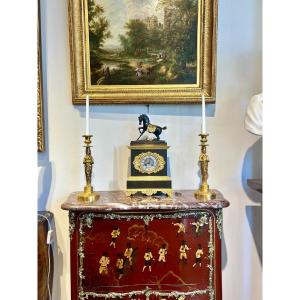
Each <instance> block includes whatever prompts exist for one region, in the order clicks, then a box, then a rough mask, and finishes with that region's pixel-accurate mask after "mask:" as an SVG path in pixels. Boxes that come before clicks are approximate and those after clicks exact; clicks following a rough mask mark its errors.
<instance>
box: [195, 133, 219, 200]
mask: <svg viewBox="0 0 300 300" xmlns="http://www.w3.org/2000/svg"><path fill="white" fill-rule="evenodd" d="M208 135H209V134H208V133H200V134H199V136H200V141H201V145H200V146H201V152H200V156H199V162H200V169H201V185H200V189H199V190H197V191H196V192H195V194H194V195H195V198H197V199H199V200H203V201H208V200H212V199H215V198H216V193H215V192H214V191H212V190H210V189H209V185H208V183H207V180H208V163H209V157H208V155H207V153H206V147H207V146H208V144H207V137H208Z"/></svg>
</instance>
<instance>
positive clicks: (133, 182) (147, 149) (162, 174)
mask: <svg viewBox="0 0 300 300" xmlns="http://www.w3.org/2000/svg"><path fill="white" fill-rule="evenodd" d="M128 148H129V149H130V154H131V155H130V156H131V167H130V176H129V177H128V179H127V186H126V194H127V196H130V195H134V194H136V193H142V194H145V195H147V196H151V195H154V194H156V193H158V192H161V193H163V194H166V195H168V196H172V180H171V178H170V177H169V176H168V156H167V150H168V148H169V146H168V145H167V143H166V142H165V141H156V140H154V141H132V142H131V143H130V146H129V147H128Z"/></svg>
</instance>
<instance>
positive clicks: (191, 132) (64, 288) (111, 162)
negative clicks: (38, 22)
mask: <svg viewBox="0 0 300 300" xmlns="http://www.w3.org/2000/svg"><path fill="white" fill-rule="evenodd" d="M41 2H42V43H43V45H42V50H43V68H44V69H43V76H44V98H45V117H46V130H47V134H46V139H47V144H46V148H47V151H46V152H45V153H42V154H39V157H38V158H39V166H41V167H42V171H41V174H40V180H39V191H40V194H39V203H38V208H39V209H40V210H41V209H48V210H50V211H52V212H53V213H54V215H55V224H56V234H57V241H56V246H57V248H55V276H54V277H55V278H54V287H53V288H54V290H53V299H55V300H67V299H70V281H69V275H70V273H69V266H70V264H69V238H68V217H67V212H66V211H63V210H61V209H60V206H61V204H62V203H63V202H64V201H65V200H66V199H67V197H68V195H69V194H70V193H71V192H73V191H76V190H80V189H82V187H83V184H84V177H83V166H82V158H83V148H82V138H81V135H82V134H83V130H84V111H83V107H79V106H73V105H72V103H71V77H70V63H69V61H70V59H69V41H68V19H67V0H65V1H62V0H51V1H47V0H42V1H41ZM261 46H262V45H261V1H260V0H243V1H241V0H227V1H220V3H219V30H218V56H217V58H218V59H217V64H218V65H217V72H218V73H217V101H216V104H215V105H209V107H208V112H209V118H208V121H207V128H208V130H209V132H210V138H209V144H210V147H209V150H208V151H209V156H210V158H211V164H210V179H209V182H210V185H211V187H213V188H217V189H219V190H220V191H221V192H222V193H223V194H224V196H225V197H226V198H227V199H228V200H229V201H230V202H231V206H230V207H229V208H227V209H225V210H224V239H223V246H224V248H223V250H224V251H223V295H224V299H225V300H241V299H243V300H259V299H261V269H262V266H261V206H260V205H261V199H260V197H259V195H257V194H255V192H251V191H249V189H248V188H247V187H246V184H245V181H246V179H247V178H249V177H257V176H260V171H261V170H260V166H261V140H259V139H258V138H257V137H255V136H253V135H251V134H250V133H248V132H246V130H245V129H244V126H243V121H244V114H245V110H246V107H247V103H248V101H249V99H250V97H251V96H252V95H254V94H256V93H259V92H261V89H262V86H261V50H262V49H261ZM141 113H149V115H150V118H151V121H152V122H153V123H156V124H161V125H167V126H168V129H167V131H166V132H165V133H164V135H163V138H165V139H166V140H167V142H168V144H169V145H170V146H171V148H170V151H169V157H170V163H171V175H172V179H173V186H174V188H175V189H196V188H197V184H198V183H199V178H198V177H197V173H198V167H197V159H198V155H199V147H198V144H199V139H198V133H199V132H200V122H201V118H200V106H198V105H185V106H179V105H166V106H159V105H150V106H149V108H147V106H145V105H132V106H118V105H114V106H97V107H92V108H91V118H92V120H91V125H90V127H91V131H92V133H93V134H94V139H93V143H94V148H93V155H94V160H95V165H94V179H93V184H94V186H95V188H96V189H97V190H119V189H124V188H125V181H126V175H127V159H128V155H129V152H128V150H127V148H126V146H127V145H128V143H129V142H130V140H132V139H135V138H136V137H137V116H138V115H139V114H141Z"/></svg>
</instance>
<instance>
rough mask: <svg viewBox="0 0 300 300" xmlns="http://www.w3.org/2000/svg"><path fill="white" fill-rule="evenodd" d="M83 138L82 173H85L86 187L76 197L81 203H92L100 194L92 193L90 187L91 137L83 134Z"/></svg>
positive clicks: (91, 163) (91, 166)
mask: <svg viewBox="0 0 300 300" xmlns="http://www.w3.org/2000/svg"><path fill="white" fill-rule="evenodd" d="M83 137H84V143H85V146H84V147H85V156H84V159H83V164H84V171H85V178H86V185H85V187H84V191H83V192H82V193H80V194H79V195H78V197H77V199H78V201H83V202H94V201H97V200H98V199H99V198H100V194H99V193H97V192H94V190H93V187H92V184H91V182H92V170H93V164H94V160H93V157H92V154H91V147H92V146H91V145H90V144H91V143H92V141H91V138H92V135H90V134H85V135H83Z"/></svg>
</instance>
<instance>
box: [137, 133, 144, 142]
mask: <svg viewBox="0 0 300 300" xmlns="http://www.w3.org/2000/svg"><path fill="white" fill-rule="evenodd" d="M144 133H145V130H144V131H142V132H141V134H140V136H139V137H138V138H137V141H138V140H139V139H140V138H141V136H142V135H143V134H144Z"/></svg>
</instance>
